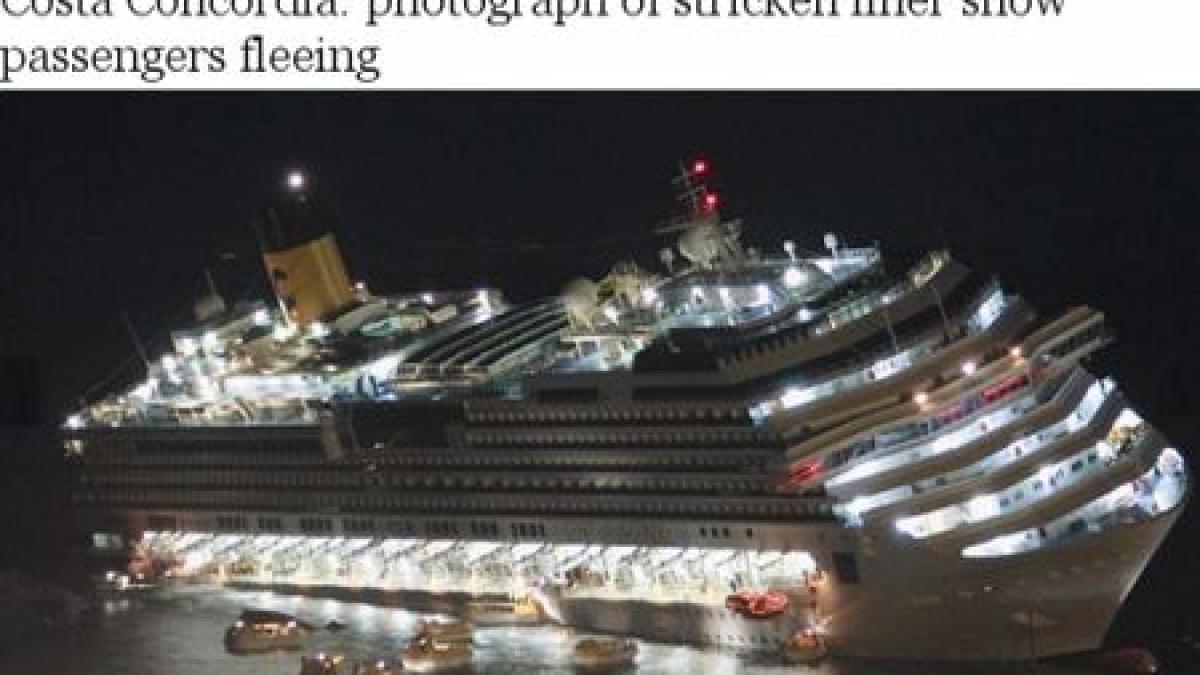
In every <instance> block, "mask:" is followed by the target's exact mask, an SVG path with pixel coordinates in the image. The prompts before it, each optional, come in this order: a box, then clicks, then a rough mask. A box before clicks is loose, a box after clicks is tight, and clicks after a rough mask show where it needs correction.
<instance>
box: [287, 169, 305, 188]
mask: <svg viewBox="0 0 1200 675" xmlns="http://www.w3.org/2000/svg"><path fill="white" fill-rule="evenodd" d="M306 182H307V181H306V180H305V178H304V172H302V171H299V170H294V171H290V172H288V175H287V186H288V189H289V190H291V191H292V192H299V191H300V190H303V189H304V184H305V183H306Z"/></svg>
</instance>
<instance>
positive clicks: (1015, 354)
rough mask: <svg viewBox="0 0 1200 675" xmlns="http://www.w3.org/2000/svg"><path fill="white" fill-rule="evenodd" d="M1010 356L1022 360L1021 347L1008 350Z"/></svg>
mask: <svg viewBox="0 0 1200 675" xmlns="http://www.w3.org/2000/svg"><path fill="white" fill-rule="evenodd" d="M1008 355H1009V356H1011V357H1013V358H1014V359H1019V358H1021V356H1022V352H1021V347H1020V346H1019V345H1018V346H1016V347H1013V348H1012V349H1010V350H1008Z"/></svg>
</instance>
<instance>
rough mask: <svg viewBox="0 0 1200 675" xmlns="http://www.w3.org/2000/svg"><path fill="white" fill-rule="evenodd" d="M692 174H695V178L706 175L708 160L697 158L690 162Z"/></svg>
mask: <svg viewBox="0 0 1200 675" xmlns="http://www.w3.org/2000/svg"><path fill="white" fill-rule="evenodd" d="M692 173H694V174H696V175H697V176H701V175H704V174H705V173H708V160H707V159H704V158H703V157H698V158H696V159H694V160H692Z"/></svg>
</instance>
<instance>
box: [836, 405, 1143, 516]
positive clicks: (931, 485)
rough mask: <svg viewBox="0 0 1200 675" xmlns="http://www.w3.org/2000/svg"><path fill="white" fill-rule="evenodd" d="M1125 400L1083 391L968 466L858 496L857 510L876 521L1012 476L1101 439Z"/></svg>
mask: <svg viewBox="0 0 1200 675" xmlns="http://www.w3.org/2000/svg"><path fill="white" fill-rule="evenodd" d="M1093 386H1097V385H1093ZM1103 390H1104V388H1103V387H1100V388H1099V389H1098V391H1100V392H1103ZM1089 393H1090V392H1089ZM1093 398H1096V399H1098V400H1093ZM1125 405H1126V403H1125V399H1124V397H1123V396H1122V395H1121V394H1120V392H1116V391H1110V392H1107V395H1105V396H1100V397H1088V396H1086V395H1085V397H1084V399H1083V400H1082V401H1081V402H1080V403H1079V405H1078V406H1077V407H1076V408H1075V410H1073V411H1071V412H1069V413H1066V414H1065V415H1064V416H1063V417H1062V418H1061V419H1059V420H1058V421H1057V422H1055V423H1054V424H1052V425H1050V426H1048V427H1045V428H1043V429H1042V430H1041V431H1038V432H1036V433H1031V434H1029V435H1027V436H1023V437H1021V438H1017V439H1015V440H1013V441H1012V442H1010V443H1008V444H1007V445H1005V446H1004V448H1003V449H1001V450H1000V451H998V452H995V453H993V454H991V455H988V456H987V457H985V458H983V459H981V460H980V461H978V462H976V463H974V464H971V465H969V466H966V467H963V468H961V469H958V470H956V471H951V472H948V473H945V474H941V475H940V476H937V477H936V478H927V479H924V480H923V481H921V482H918V483H914V484H912V485H905V486H901V488H908V490H907V491H901V492H896V490H899V489H900V488H896V489H893V490H888V491H885V492H884V493H880V494H879V495H874V496H872V497H866V498H863V502H862V506H861V507H860V508H859V509H857V511H858V513H859V514H861V518H862V521H864V522H871V521H877V520H878V519H880V518H886V517H888V516H889V515H894V514H895V513H896V512H897V511H898V510H899V509H913V508H930V507H932V506H933V505H934V504H938V503H941V502H942V501H943V500H945V499H948V498H951V496H953V495H960V494H962V493H963V492H964V491H967V490H972V489H979V488H982V487H985V486H990V485H993V484H995V483H996V482H997V481H999V480H1001V479H1008V478H1015V477H1016V476H1014V472H1016V471H1019V470H1021V469H1022V467H1025V466H1027V465H1029V464H1030V463H1031V462H1035V461H1037V462H1040V461H1044V460H1045V459H1046V458H1053V457H1058V456H1059V455H1060V454H1061V453H1062V452H1064V451H1071V452H1073V451H1076V450H1079V449H1081V448H1083V447H1085V446H1087V445H1094V444H1095V443H1098V442H1100V441H1101V440H1103V439H1104V438H1105V436H1106V435H1107V434H1108V433H1109V431H1110V430H1111V428H1112V427H1113V425H1114V424H1115V423H1116V421H1117V419H1118V414H1119V413H1120V412H1121V410H1122V409H1124V407H1125ZM1018 447H1019V448H1020V454H1015V453H1014V449H1015V448H1018ZM921 483H924V485H921Z"/></svg>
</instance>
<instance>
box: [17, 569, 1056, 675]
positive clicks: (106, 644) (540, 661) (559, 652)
mask: <svg viewBox="0 0 1200 675" xmlns="http://www.w3.org/2000/svg"><path fill="white" fill-rule="evenodd" d="M247 607H259V608H267V609H279V610H283V611H286V612H289V613H291V614H294V615H296V616H298V617H300V618H301V619H303V620H306V621H309V622H311V623H312V624H314V625H318V626H323V625H325V624H326V623H328V622H329V621H330V620H333V619H336V620H338V621H341V622H343V623H345V624H346V629H345V630H342V631H338V632H329V631H325V630H320V631H317V633H316V634H315V635H314V636H313V639H312V640H311V643H310V646H311V648H312V651H315V650H318V649H320V650H326V651H338V652H342V653H344V654H345V655H346V656H347V658H348V659H367V658H372V659H373V658H380V657H385V658H392V657H395V656H396V655H397V653H398V652H399V651H400V650H401V649H402V648H403V647H404V645H405V643H406V642H407V639H408V638H409V637H410V636H411V635H412V634H413V632H414V629H415V625H416V622H417V621H418V620H419V618H420V615H418V614H415V613H413V612H409V611H405V610H397V609H391V608H382V607H376V606H373V605H368V604H362V603H352V602H341V601H338V600H328V599H318V598H302V597H296V596H283V595H275V594H272V593H269V592H257V591H236V590H230V589H223V588H201V587H190V588H179V589H170V590H159V591H149V592H144V593H137V594H130V595H126V596H124V597H122V598H120V599H117V600H107V601H103V602H102V603H101V604H100V605H99V606H98V607H97V608H96V609H95V610H94V611H91V612H90V613H89V614H88V615H87V616H86V617H85V618H84V619H83V621H82V622H81V623H80V624H79V625H76V626H74V627H72V628H70V629H61V630H52V631H38V632H35V633H31V634H29V635H25V636H22V637H21V638H20V639H15V638H14V636H9V637H10V639H6V640H4V641H3V642H2V643H0V644H2V645H3V647H2V648H0V673H4V674H5V675H7V674H9V673H13V674H17V673H30V674H34V673H36V674H42V673H55V674H62V675H73V674H75V673H80V674H88V675H92V674H94V675H109V674H111V675H118V674H121V675H125V674H131V673H133V674H141V673H146V674H148V675H212V674H221V675H252V674H254V675H257V674H260V673H261V674H265V675H275V674H279V675H283V674H288V675H293V674H295V673H297V672H298V671H299V655H298V654H296V653H292V654H271V655H255V656H233V655H230V654H228V653H226V652H225V650H224V647H223V644H222V633H223V631H224V629H225V628H226V627H227V626H228V625H229V623H230V622H231V621H232V620H233V619H234V618H235V617H236V616H237V615H238V613H240V612H241V610H242V609H244V608H247ZM576 637H577V636H574V635H572V634H570V633H569V632H568V631H566V630H565V629H562V628H558V627H522V628H485V629H479V630H477V631H476V633H475V643H476V645H475V649H474V665H473V668H472V671H473V672H474V673H571V672H573V670H572V668H571V667H570V665H569V656H570V650H571V647H572V645H573V643H574V640H575V639H576ZM639 647H640V650H639V655H638V662H637V668H636V672H637V673H639V674H646V675H663V674H667V673H687V674H691V675H701V674H708V673H715V674H724V673H756V674H768V673H808V674H811V675H918V674H929V675H942V674H945V675H949V674H951V673H969V674H974V675H1008V674H1012V675H1016V674H1019V673H1020V674H1024V673H1031V672H1037V673H1042V674H1043V675H1061V674H1066V673H1070V672H1077V671H1070V670H1065V669H1062V668H1051V667H1049V666H1037V667H1036V669H1034V668H1033V667H1031V666H1030V665H1028V664H1000V665H982V666H980V665H972V666H964V665H951V666H946V665H936V666H935V665H932V664H896V663H880V662H861V661H837V662H835V661H827V662H826V663H824V664H822V665H820V666H819V667H815V668H812V667H804V666H790V667H789V666H784V665H782V664H780V662H779V661H778V659H777V657H775V656H774V655H772V654H756V655H739V654H737V653H735V652H733V651H726V650H718V649H701V648H695V647H687V646H680V645H664V644H655V643H648V642H641V643H639Z"/></svg>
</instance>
